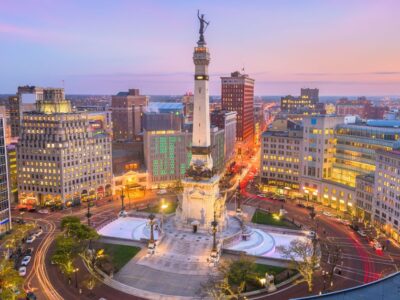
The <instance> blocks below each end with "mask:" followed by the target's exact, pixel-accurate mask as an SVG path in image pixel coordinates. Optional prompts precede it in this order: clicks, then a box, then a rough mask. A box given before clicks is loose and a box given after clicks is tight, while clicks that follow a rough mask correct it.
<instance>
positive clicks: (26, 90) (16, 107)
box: [7, 86, 43, 137]
mask: <svg viewBox="0 0 400 300" xmlns="http://www.w3.org/2000/svg"><path fill="white" fill-rule="evenodd" d="M42 97H43V88H41V87H36V86H19V87H18V90H17V94H16V96H10V97H9V98H8V103H7V108H8V110H9V113H10V126H11V137H18V136H19V130H20V127H21V121H22V116H23V113H24V112H26V111H32V110H34V109H35V106H36V101H37V100H39V99H41V98H42Z"/></svg>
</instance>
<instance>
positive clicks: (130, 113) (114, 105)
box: [111, 89, 149, 141]
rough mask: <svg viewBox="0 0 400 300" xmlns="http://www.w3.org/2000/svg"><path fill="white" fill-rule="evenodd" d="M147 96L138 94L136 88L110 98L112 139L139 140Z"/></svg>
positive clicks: (147, 100)
mask: <svg viewBox="0 0 400 300" xmlns="http://www.w3.org/2000/svg"><path fill="white" fill-rule="evenodd" d="M148 103H149V97H148V96H144V95H140V92H139V90H138V89H130V90H129V91H128V92H119V93H118V94H117V95H115V96H112V98H111V109H112V122H113V139H114V141H137V140H141V135H140V133H141V132H142V114H143V112H144V111H145V110H146V107H147V105H148Z"/></svg>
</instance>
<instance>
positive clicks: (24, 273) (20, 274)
mask: <svg viewBox="0 0 400 300" xmlns="http://www.w3.org/2000/svg"><path fill="white" fill-rule="evenodd" d="M18 274H19V276H25V275H26V267H20V268H19V269H18Z"/></svg>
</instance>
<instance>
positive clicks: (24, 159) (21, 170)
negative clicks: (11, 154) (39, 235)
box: [17, 88, 112, 206]
mask: <svg viewBox="0 0 400 300" xmlns="http://www.w3.org/2000/svg"><path fill="white" fill-rule="evenodd" d="M42 95H43V97H42V98H41V99H39V100H37V102H36V110H35V111H32V112H25V113H24V114H23V119H22V124H21V130H20V135H19V141H18V145H17V174H18V196H19V202H20V203H21V204H26V205H32V206H34V205H37V204H40V205H59V206H65V205H66V206H68V205H71V204H77V203H80V202H81V201H87V200H88V199H90V200H95V199H97V198H99V197H103V196H108V195H111V193H112V172H111V170H112V166H111V132H110V126H111V122H109V121H110V120H108V122H109V123H108V124H107V114H105V115H104V114H102V115H100V116H99V115H97V116H93V115H90V114H89V113H86V112H73V111H72V109H71V105H70V102H69V101H68V100H66V99H65V96H64V89H54V88H51V89H50V88H46V89H43V94H42ZM99 118H100V119H101V120H103V122H98V121H96V120H98V119H99ZM108 118H109V117H108ZM100 124H103V126H104V127H103V128H102V127H100Z"/></svg>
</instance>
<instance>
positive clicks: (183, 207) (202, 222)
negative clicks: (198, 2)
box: [177, 14, 226, 231]
mask: <svg viewBox="0 0 400 300" xmlns="http://www.w3.org/2000/svg"><path fill="white" fill-rule="evenodd" d="M198 18H199V21H200V31H199V33H200V37H199V40H198V42H197V47H195V48H194V53H193V62H194V65H195V74H194V108H193V138H192V147H191V149H190V150H191V152H192V160H191V162H190V166H189V169H188V170H187V172H186V177H185V179H184V180H183V181H182V183H183V187H184V190H183V195H182V199H181V201H180V205H179V207H178V210H177V219H178V222H179V223H180V225H181V226H183V227H186V228H190V229H192V230H193V231H197V230H208V229H209V228H210V227H211V222H212V221H213V220H214V213H215V215H216V220H217V222H218V228H219V229H222V228H224V227H225V226H226V224H225V223H226V209H225V197H223V196H221V195H220V192H219V186H218V184H219V179H220V177H219V175H218V174H216V172H215V170H214V168H213V161H212V157H211V138H210V109H209V91H208V83H209V76H208V65H209V63H210V53H209V51H208V48H207V47H206V42H205V39H204V31H205V29H206V28H207V26H208V24H209V23H208V22H207V21H205V19H204V15H200V14H198Z"/></svg>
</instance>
